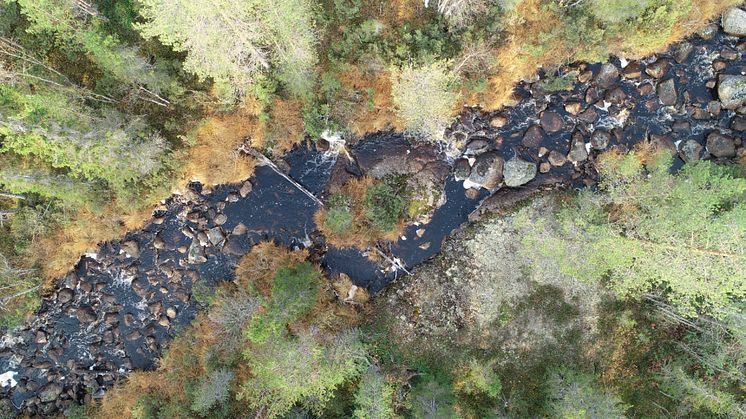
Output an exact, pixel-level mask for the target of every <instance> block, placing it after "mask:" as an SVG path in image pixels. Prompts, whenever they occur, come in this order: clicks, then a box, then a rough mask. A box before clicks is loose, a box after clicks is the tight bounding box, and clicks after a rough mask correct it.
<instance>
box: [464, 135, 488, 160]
mask: <svg viewBox="0 0 746 419" xmlns="http://www.w3.org/2000/svg"><path fill="white" fill-rule="evenodd" d="M489 148H490V143H489V141H487V139H486V138H475V139H473V140H471V141H469V144H467V145H466V150H465V151H464V154H466V155H467V156H477V155H480V154H482V153H484V152H485V151H487V150H489Z"/></svg>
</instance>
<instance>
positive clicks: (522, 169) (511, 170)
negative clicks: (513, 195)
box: [504, 157, 536, 188]
mask: <svg viewBox="0 0 746 419" xmlns="http://www.w3.org/2000/svg"><path fill="white" fill-rule="evenodd" d="M504 174H505V185H506V186H509V187H512V188H514V187H517V186H521V185H525V184H526V183H528V182H530V181H531V180H532V179H533V178H535V177H536V164H534V163H531V162H527V161H525V160H523V159H521V158H519V157H513V158H512V159H510V160H508V162H507V163H505V172H504Z"/></svg>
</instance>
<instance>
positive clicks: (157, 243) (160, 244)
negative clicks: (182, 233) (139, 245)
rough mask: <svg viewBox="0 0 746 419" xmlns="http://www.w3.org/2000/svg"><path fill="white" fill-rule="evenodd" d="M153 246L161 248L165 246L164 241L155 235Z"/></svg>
mask: <svg viewBox="0 0 746 419" xmlns="http://www.w3.org/2000/svg"><path fill="white" fill-rule="evenodd" d="M153 247H154V248H156V249H158V250H161V249H163V248H165V247H166V242H164V241H163V239H161V238H160V237H156V238H155V240H153Z"/></svg>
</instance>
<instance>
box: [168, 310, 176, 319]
mask: <svg viewBox="0 0 746 419" xmlns="http://www.w3.org/2000/svg"><path fill="white" fill-rule="evenodd" d="M176 314H177V312H176V309H175V308H173V307H169V308H167V309H166V316H167V317H168V318H169V319H174V318H175V317H176Z"/></svg>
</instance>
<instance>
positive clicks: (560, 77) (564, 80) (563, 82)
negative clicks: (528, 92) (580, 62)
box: [539, 72, 578, 94]
mask: <svg viewBox="0 0 746 419" xmlns="http://www.w3.org/2000/svg"><path fill="white" fill-rule="evenodd" d="M577 75H578V74H577V72H569V73H565V74H554V73H551V74H549V75H548V76H547V77H546V78H543V79H542V80H541V81H540V82H539V88H540V89H541V90H542V91H544V92H546V93H549V94H554V93H558V92H561V91H564V90H572V89H573V88H574V87H575V82H576V81H577V78H576V77H577Z"/></svg>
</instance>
